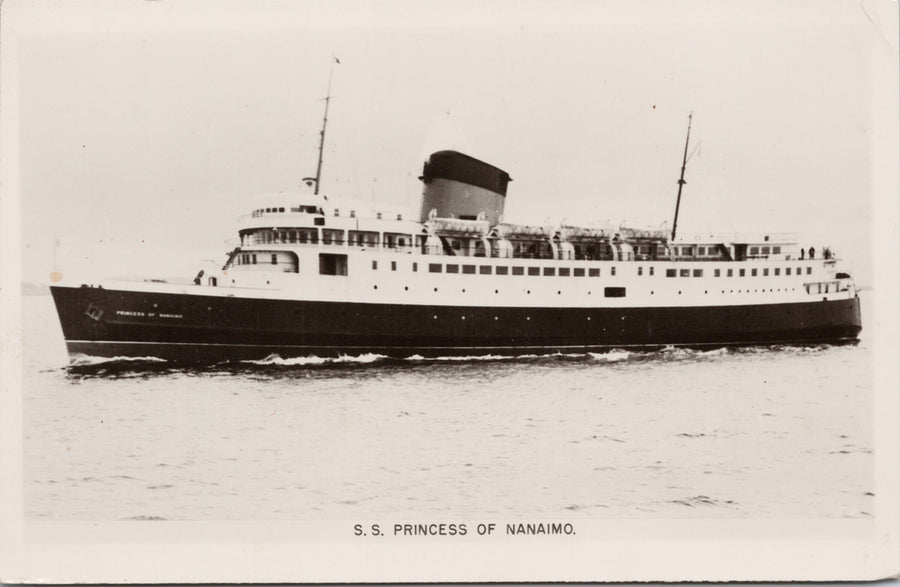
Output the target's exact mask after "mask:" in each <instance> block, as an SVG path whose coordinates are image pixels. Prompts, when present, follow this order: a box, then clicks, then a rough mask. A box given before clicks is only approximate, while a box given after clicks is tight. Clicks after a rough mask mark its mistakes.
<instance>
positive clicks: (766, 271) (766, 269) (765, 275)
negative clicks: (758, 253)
mask: <svg viewBox="0 0 900 587" xmlns="http://www.w3.org/2000/svg"><path fill="white" fill-rule="evenodd" d="M768 275H769V269H768V267H766V268H763V277H767V276H768Z"/></svg>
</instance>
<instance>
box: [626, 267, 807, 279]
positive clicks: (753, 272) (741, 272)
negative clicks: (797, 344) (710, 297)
mask: <svg viewBox="0 0 900 587" xmlns="http://www.w3.org/2000/svg"><path fill="white" fill-rule="evenodd" d="M803 269H804V268H803V267H785V268H784V274H785V275H791V274H792V271H793V272H794V273H793V274H794V275H802V274H803ZM725 271H726V273H725V276H726V277H734V271H735V270H734V269H726V270H725ZM737 272H738V277H745V276H746V275H747V270H746V269H738V270H737ZM640 274H641V269H640V267H638V275H640ZM759 274H760V269H756V268H754V269H750V276H751V277H757V276H759ZM806 274H807V275H811V274H812V267H806ZM650 275H653V272H652V268H651V272H650ZM772 275H775V276H778V275H781V267H774V268H772ZM713 276H714V277H722V270H721V269H714V270H713ZM762 276H763V277H768V276H769V268H768V267H765V268H763V269H762ZM666 277H703V269H666Z"/></svg>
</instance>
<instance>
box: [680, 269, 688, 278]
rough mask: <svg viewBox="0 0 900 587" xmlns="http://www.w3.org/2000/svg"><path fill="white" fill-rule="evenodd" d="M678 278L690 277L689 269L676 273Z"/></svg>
mask: <svg viewBox="0 0 900 587" xmlns="http://www.w3.org/2000/svg"><path fill="white" fill-rule="evenodd" d="M678 276H679V277H690V276H691V270H690V269H681V270H679V271H678Z"/></svg>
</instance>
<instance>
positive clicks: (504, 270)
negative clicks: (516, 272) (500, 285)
mask: <svg viewBox="0 0 900 587" xmlns="http://www.w3.org/2000/svg"><path fill="white" fill-rule="evenodd" d="M497 275H509V267H507V266H506V265H497Z"/></svg>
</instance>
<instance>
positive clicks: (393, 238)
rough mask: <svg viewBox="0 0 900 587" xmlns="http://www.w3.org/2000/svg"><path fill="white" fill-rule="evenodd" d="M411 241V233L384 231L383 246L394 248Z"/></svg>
mask: <svg viewBox="0 0 900 587" xmlns="http://www.w3.org/2000/svg"><path fill="white" fill-rule="evenodd" d="M411 241H412V235H411V234H400V233H396V232H394V233H391V232H386V233H384V246H386V247H388V248H389V249H394V248H397V247H403V246H404V245H405V244H406V243H407V242H411Z"/></svg>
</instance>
